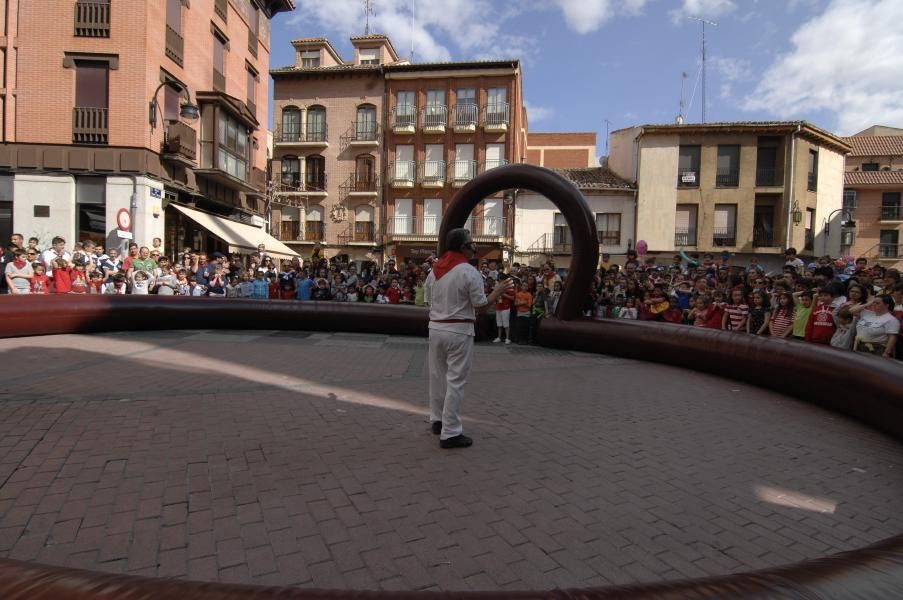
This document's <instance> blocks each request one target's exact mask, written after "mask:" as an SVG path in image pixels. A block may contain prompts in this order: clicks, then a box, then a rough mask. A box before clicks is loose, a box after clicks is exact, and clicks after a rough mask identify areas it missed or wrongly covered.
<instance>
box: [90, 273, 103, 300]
mask: <svg viewBox="0 0 903 600" xmlns="http://www.w3.org/2000/svg"><path fill="white" fill-rule="evenodd" d="M88 293H89V294H102V293H103V273H101V272H100V271H91V275H90V277H89V278H88Z"/></svg>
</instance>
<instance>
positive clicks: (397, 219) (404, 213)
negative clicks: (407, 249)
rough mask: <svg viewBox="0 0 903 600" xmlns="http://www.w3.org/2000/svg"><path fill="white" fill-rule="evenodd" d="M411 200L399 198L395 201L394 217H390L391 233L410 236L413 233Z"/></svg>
mask: <svg viewBox="0 0 903 600" xmlns="http://www.w3.org/2000/svg"><path fill="white" fill-rule="evenodd" d="M413 202H414V201H413V200H411V199H410V198H399V199H397V200H396V201H395V216H394V217H392V223H391V224H390V225H391V226H392V233H395V234H402V235H403V234H410V233H413V232H414V228H413V225H414V212H413Z"/></svg>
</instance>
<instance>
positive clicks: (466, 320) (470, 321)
mask: <svg viewBox="0 0 903 600" xmlns="http://www.w3.org/2000/svg"><path fill="white" fill-rule="evenodd" d="M473 322H474V320H473V319H430V323H473Z"/></svg>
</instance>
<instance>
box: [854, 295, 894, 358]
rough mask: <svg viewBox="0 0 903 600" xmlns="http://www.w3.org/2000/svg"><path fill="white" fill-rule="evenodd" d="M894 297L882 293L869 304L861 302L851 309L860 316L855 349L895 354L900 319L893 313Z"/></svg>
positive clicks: (883, 354)
mask: <svg viewBox="0 0 903 600" xmlns="http://www.w3.org/2000/svg"><path fill="white" fill-rule="evenodd" d="M894 308H895V303H894V299H893V298H892V297H891V296H888V295H886V294H882V295H880V296H875V297H874V298H872V300H871V301H870V302H869V303H868V304H860V305H858V306H854V307H853V308H852V309H850V312H851V313H853V314H854V315H858V316H859V321H858V322H857V323H856V340H855V342H854V343H853V349H854V350H856V351H857V352H867V353H869V354H875V355H878V356H883V357H885V358H892V357H894V356H895V348H896V344H897V338H898V336H899V334H900V321H899V320H898V319H897V318H896V317H895V316H894V315H893V314H892V313H893V310H894Z"/></svg>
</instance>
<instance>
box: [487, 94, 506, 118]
mask: <svg viewBox="0 0 903 600" xmlns="http://www.w3.org/2000/svg"><path fill="white" fill-rule="evenodd" d="M486 97H487V102H486V124H487V125H507V123H508V99H507V98H508V90H507V89H506V88H503V87H498V88H489V89H488V90H486Z"/></svg>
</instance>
